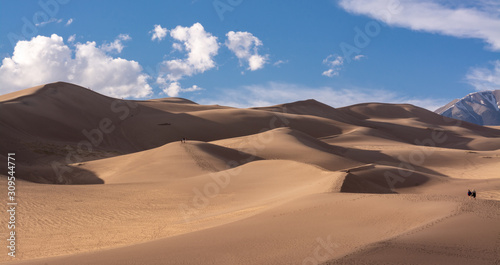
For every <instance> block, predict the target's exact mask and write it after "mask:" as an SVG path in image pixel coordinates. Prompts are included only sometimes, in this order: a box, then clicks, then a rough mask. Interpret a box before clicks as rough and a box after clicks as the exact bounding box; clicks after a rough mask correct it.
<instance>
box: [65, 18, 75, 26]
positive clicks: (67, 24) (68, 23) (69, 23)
mask: <svg viewBox="0 0 500 265" xmlns="http://www.w3.org/2000/svg"><path fill="white" fill-rule="evenodd" d="M71 23H73V19H72V18H70V19H68V21H67V22H66V26H69V25H71Z"/></svg>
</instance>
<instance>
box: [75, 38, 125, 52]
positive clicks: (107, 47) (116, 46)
mask: <svg viewBox="0 0 500 265" xmlns="http://www.w3.org/2000/svg"><path fill="white" fill-rule="evenodd" d="M70 38H71V37H70ZM131 39H132V38H131V37H130V36H129V35H128V34H120V35H118V37H117V38H116V39H115V41H113V42H111V43H104V44H103V45H101V50H103V51H105V52H116V53H121V52H122V50H123V43H122V41H127V40H131ZM68 41H70V40H69V39H68ZM70 42H71V41H70Z"/></svg>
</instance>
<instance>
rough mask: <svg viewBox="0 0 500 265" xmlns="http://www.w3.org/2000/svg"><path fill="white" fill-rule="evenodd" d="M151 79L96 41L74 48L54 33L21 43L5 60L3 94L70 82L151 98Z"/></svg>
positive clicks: (114, 94)
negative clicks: (99, 45) (36, 86)
mask: <svg viewBox="0 0 500 265" xmlns="http://www.w3.org/2000/svg"><path fill="white" fill-rule="evenodd" d="M123 38H125V37H123V36H122V39H123ZM148 78H149V77H148V75H146V74H144V73H143V72H142V67H141V66H140V65H139V63H137V62H136V61H129V60H125V59H122V58H113V57H111V56H110V55H108V54H107V53H106V52H105V50H103V49H102V48H99V47H97V46H96V43H95V42H87V43H83V44H82V43H77V44H76V45H75V48H74V50H73V49H71V48H70V47H69V46H67V45H66V44H65V43H64V41H63V38H62V37H60V36H58V35H56V34H52V36H50V37H45V36H37V37H34V38H32V39H31V40H29V41H19V42H17V44H16V46H15V48H14V53H13V55H12V57H7V58H4V59H3V60H2V64H1V66H0V93H2V94H5V93H9V92H13V91H17V90H20V89H25V88H28V87H32V86H35V85H40V84H45V83H50V82H56V81H66V82H71V83H74V84H78V85H81V86H85V87H90V88H92V89H93V90H96V91H98V92H100V93H102V94H105V95H108V96H112V97H147V96H149V95H150V94H151V93H152V88H151V87H150V86H149V85H148V83H147V79H148Z"/></svg>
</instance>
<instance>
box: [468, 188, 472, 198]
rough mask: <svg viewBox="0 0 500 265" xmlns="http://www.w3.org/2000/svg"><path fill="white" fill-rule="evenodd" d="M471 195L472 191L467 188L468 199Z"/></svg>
mask: <svg viewBox="0 0 500 265" xmlns="http://www.w3.org/2000/svg"><path fill="white" fill-rule="evenodd" d="M471 195H472V191H470V190H469V191H468V192H467V196H469V199H470V196H471Z"/></svg>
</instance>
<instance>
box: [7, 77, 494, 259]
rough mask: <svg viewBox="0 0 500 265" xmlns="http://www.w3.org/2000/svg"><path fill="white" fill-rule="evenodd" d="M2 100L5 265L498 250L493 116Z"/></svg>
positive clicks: (93, 98) (16, 96)
mask: <svg viewBox="0 0 500 265" xmlns="http://www.w3.org/2000/svg"><path fill="white" fill-rule="evenodd" d="M0 113H1V114H2V115H1V116H0V138H1V139H2V143H1V145H0V159H2V160H3V161H4V162H2V163H0V172H1V174H2V176H1V178H0V180H1V182H2V187H7V182H8V174H7V173H6V172H8V171H9V168H8V164H7V161H8V159H9V158H8V155H7V154H8V153H15V177H16V184H15V185H16V189H15V191H16V195H15V196H16V202H17V206H16V208H17V210H16V229H15V231H16V249H15V251H16V252H15V254H16V257H15V258H11V257H9V256H8V255H2V256H1V258H0V261H1V263H2V264H48V265H49V264H50V265H55V264H61V265H62V264H64V265H66V264H117V265H125V264H500V175H499V171H498V168H499V166H500V150H499V149H500V128H498V127H495V126H489V127H486V126H480V125H475V124H472V123H468V122H465V121H459V120H455V119H452V118H447V117H444V116H441V115H438V114H436V113H433V112H431V111H428V110H426V109H423V108H419V107H416V106H413V105H409V104H385V103H363V104H357V105H352V106H346V107H342V108H333V107H330V106H328V105H325V104H323V103H321V102H318V101H316V100H311V99H309V100H306V99H305V100H304V101H298V102H292V103H287V104H281V105H276V106H269V107H257V108H233V107H229V106H219V105H199V104H197V103H195V102H192V101H190V100H187V99H182V98H175V97H170V98H162V99H151V100H123V99H116V98H112V97H108V96H104V95H102V94H99V93H97V92H94V91H92V90H90V89H88V88H85V87H81V86H78V85H74V84H70V83H65V82H57V83H50V84H46V85H42V86H37V87H32V88H28V89H24V90H21V91H17V92H13V93H9V94H5V95H2V96H0ZM184 138H185V139H186V140H185V141H183V140H182V139H184ZM469 189H470V190H475V191H476V192H477V197H476V198H472V197H469V196H467V191H468V190H469ZM5 193H7V188H5ZM7 210H8V206H7V205H6V204H5V203H4V214H3V216H4V217H3V218H2V223H3V224H2V226H3V227H4V228H3V229H2V237H3V238H9V231H8V230H7V229H6V227H7V222H8V220H9V216H8V213H7ZM4 242H5V241H4ZM5 244H6V245H7V243H5Z"/></svg>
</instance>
